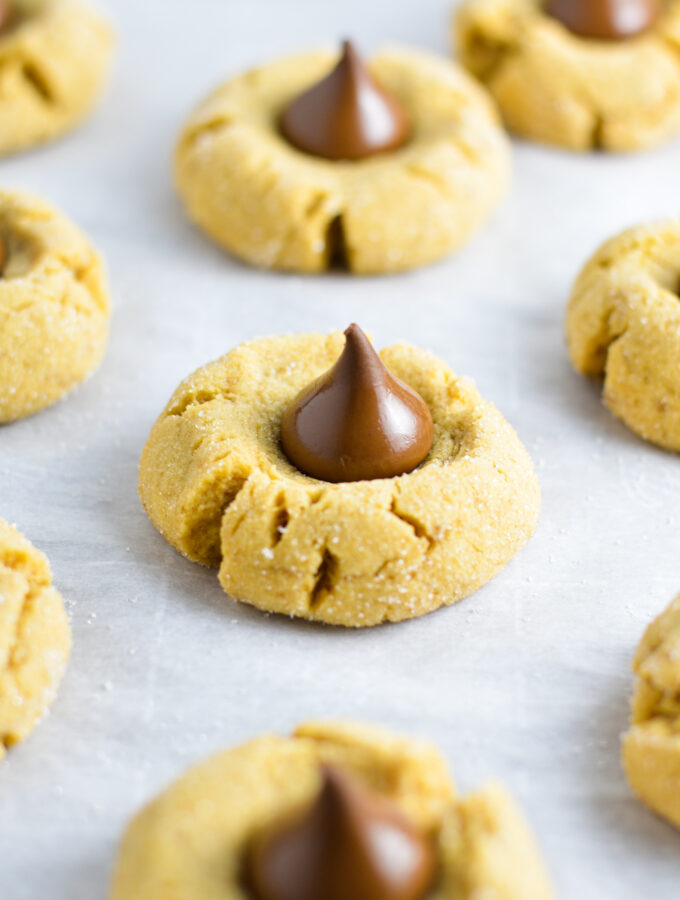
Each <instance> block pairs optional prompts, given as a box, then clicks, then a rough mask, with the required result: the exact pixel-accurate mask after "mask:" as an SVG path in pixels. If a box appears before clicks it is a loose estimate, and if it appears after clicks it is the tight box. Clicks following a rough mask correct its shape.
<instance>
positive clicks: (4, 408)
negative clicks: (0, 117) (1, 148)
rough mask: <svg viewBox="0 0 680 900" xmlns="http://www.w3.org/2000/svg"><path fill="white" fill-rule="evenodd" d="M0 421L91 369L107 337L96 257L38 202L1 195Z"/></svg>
mask: <svg viewBox="0 0 680 900" xmlns="http://www.w3.org/2000/svg"><path fill="white" fill-rule="evenodd" d="M0 241H2V245H3V247H4V250H5V253H4V256H5V259H4V265H2V264H0V423H3V422H12V421H14V420H15V419H21V418H23V417H24V416H30V415H31V414H32V413H36V412H38V411H39V410H41V409H44V408H45V407H46V406H49V405H50V404H52V403H54V402H55V401H57V400H59V399H60V397H63V396H64V394H66V393H67V392H68V391H70V390H71V388H73V387H75V385H77V384H79V383H80V382H81V381H83V379H84V378H86V377H87V375H89V374H90V372H92V371H93V369H96V368H97V366H98V365H99V363H100V362H101V359H102V357H103V355H104V350H105V349H106V342H107V338H108V323H109V298H108V288H107V284H106V275H105V272H104V267H103V263H102V261H101V259H100V258H99V256H98V255H97V254H96V253H95V251H94V250H93V249H92V246H91V245H90V242H89V240H88V239H87V238H86V237H85V235H84V234H83V233H82V232H81V231H80V230H79V229H78V228H76V226H75V225H73V224H72V223H71V222H69V221H68V219H66V218H65V217H64V216H63V215H61V214H60V213H59V212H57V211H56V210H55V209H52V208H51V207H50V206H48V205H47V204H46V203H45V202H44V201H43V200H40V199H39V198H37V197H33V196H30V195H28V194H24V193H19V192H9V191H0Z"/></svg>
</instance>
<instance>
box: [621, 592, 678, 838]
mask: <svg viewBox="0 0 680 900" xmlns="http://www.w3.org/2000/svg"><path fill="white" fill-rule="evenodd" d="M633 669H634V670H635V673H636V674H637V676H638V677H637V683H636V685H635V694H634V697H633V720H632V724H631V728H630V730H629V731H628V733H627V734H626V735H625V737H624V739H623V765H624V768H625V770H626V775H627V776H628V781H629V782H630V786H631V787H632V788H633V790H634V791H635V793H636V794H637V795H638V796H639V797H640V799H641V800H642V801H643V802H644V803H646V804H647V806H649V807H650V808H651V809H653V810H654V812H656V813H658V814H659V815H660V816H663V817H664V818H666V819H668V820H669V821H670V822H672V823H673V824H674V825H675V826H677V827H678V828H680V596H679V597H677V598H676V599H675V600H674V601H673V602H672V603H671V605H670V606H669V607H668V609H667V610H666V611H665V612H663V613H662V614H661V615H660V616H659V617H658V618H657V619H655V621H654V622H652V624H651V625H650V626H649V628H648V629H647V631H646V632H645V634H644V637H643V638H642V641H641V642H640V646H639V647H638V650H637V653H636V655H635V661H634V663H633Z"/></svg>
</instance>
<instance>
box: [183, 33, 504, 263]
mask: <svg viewBox="0 0 680 900" xmlns="http://www.w3.org/2000/svg"><path fill="white" fill-rule="evenodd" d="M337 60H338V58H337V56H335V55H333V54H332V53H322V52H319V53H309V54H305V55H302V56H296V57H293V58H291V59H286V60H283V61H280V62H275V63H272V64H270V65H268V66H265V67H264V68H261V69H258V70H255V71H252V72H249V73H247V74H245V75H242V76H240V77H238V78H234V79H233V80H231V81H229V82H227V84H225V85H224V86H223V87H221V88H219V89H218V90H217V91H216V92H215V93H214V94H213V95H212V96H211V97H210V98H209V99H208V100H206V101H205V102H204V103H203V104H202V105H201V106H200V107H199V108H198V110H197V111H196V112H195V113H194V114H193V116H192V117H191V119H190V120H189V122H188V123H187V125H186V127H185V128H184V130H183V132H182V135H181V137H180V140H179V143H178V146H177V151H176V156H175V179H176V185H177V189H178V191H179V193H180V195H181V197H182V198H183V200H184V202H185V205H186V208H187V212H188V214H189V216H190V217H191V218H192V219H193V221H194V222H196V224H198V225H199V226H200V227H201V228H202V229H203V230H204V231H206V232H207V233H208V234H209V235H210V236H211V237H212V238H213V239H214V240H216V241H217V242H218V243H220V244H222V245H223V246H224V247H226V248H227V249H228V250H229V251H231V252H232V253H233V254H235V255H236V256H239V257H241V258H242V259H244V260H246V261H248V262H249V263H251V264H253V265H256V266H261V267H264V268H275V269H288V270H294V271H299V272H317V271H320V270H323V269H326V268H328V267H329V266H330V265H331V263H332V262H333V261H334V260H336V259H337V257H338V256H341V257H342V260H343V262H344V264H345V265H346V266H347V268H348V269H349V270H350V271H352V272H355V273H383V272H394V271H398V270H402V269H410V268H413V267H415V266H420V265H423V264H425V263H429V262H431V261H433V260H436V259H439V258H440V257H442V256H444V255H445V254H447V253H449V252H450V251H451V250H453V249H454V248H456V247H458V246H459V245H460V244H462V243H463V242H464V241H465V240H467V238H468V237H470V235H471V234H472V233H473V232H474V231H476V230H477V228H479V226H480V225H481V223H482V222H483V221H484V220H485V219H486V218H487V216H488V215H489V213H490V211H491V209H492V208H493V207H494V206H495V205H496V204H497V203H498V201H499V199H500V197H501V195H502V193H503V192H504V190H505V187H506V184H507V181H508V169H509V153H508V144H507V140H506V138H505V135H504V134H503V132H502V130H501V128H500V126H499V122H498V118H497V114H496V111H495V109H494V108H493V105H492V103H491V102H490V100H489V98H488V97H487V95H486V93H485V92H484V90H483V89H482V88H480V87H479V86H478V85H476V84H475V83H474V82H473V80H472V79H470V78H469V77H468V76H467V75H466V74H465V73H464V72H462V70H460V69H459V68H457V67H456V66H454V65H453V64H452V63H450V62H447V61H446V60H443V59H439V58H438V57H435V56H433V55H431V54H427V53H423V52H419V51H415V50H405V49H398V50H397V49H393V50H386V51H384V52H382V53H380V54H379V55H378V56H376V57H375V58H374V59H373V60H372V61H371V63H370V70H371V72H372V73H373V75H374V76H375V78H376V79H377V81H379V82H380V84H381V85H382V86H384V88H385V89H387V90H389V91H390V92H391V94H392V95H393V96H394V97H395V98H396V99H397V100H398V101H399V102H400V104H401V106H402V107H403V108H404V110H405V112H406V114H407V116H408V120H409V122H410V126H411V137H410V140H409V141H408V142H407V143H406V144H405V145H403V146H401V147H400V148H399V149H392V150H389V151H387V152H383V153H380V154H378V155H375V156H371V157H370V158H366V159H361V160H358V161H357V160H353V161H348V160H337V159H336V160H333V159H324V158H321V157H319V156H313V155H311V154H308V153H304V152H302V151H300V150H299V149H297V148H296V147H295V146H293V145H292V144H291V143H290V142H289V141H288V140H287V139H286V138H284V137H283V136H282V134H281V132H280V130H279V118H280V116H281V113H282V112H283V111H284V110H285V109H286V107H287V106H288V105H289V104H290V103H291V101H292V100H293V99H294V98H296V97H297V96H298V95H300V94H301V93H303V92H304V91H306V90H307V89H308V88H309V87H310V86H311V85H314V84H315V83H316V82H318V81H319V80H320V79H323V78H324V77H325V76H326V75H327V74H328V73H329V71H330V70H331V69H332V68H333V66H334V64H336V63H337ZM378 131H380V127H378Z"/></svg>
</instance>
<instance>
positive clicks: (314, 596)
mask: <svg viewBox="0 0 680 900" xmlns="http://www.w3.org/2000/svg"><path fill="white" fill-rule="evenodd" d="M339 568H340V564H339V562H338V559H337V557H336V556H334V555H333V554H332V553H331V551H330V550H329V549H328V547H324V549H323V551H322V554H321V562H320V563H319V567H318V569H317V570H316V572H315V574H314V585H313V587H312V589H311V591H310V592H309V609H310V611H314V610H316V609H318V608H319V607H320V606H321V604H322V603H323V602H324V600H325V599H326V597H327V596H328V595H329V594H331V593H332V592H333V589H334V587H335V584H336V583H337V580H338V570H339Z"/></svg>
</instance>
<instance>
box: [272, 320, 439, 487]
mask: <svg viewBox="0 0 680 900" xmlns="http://www.w3.org/2000/svg"><path fill="white" fill-rule="evenodd" d="M433 436H434V428H433V425H432V416H431V414H430V410H429V408H428V406H427V404H426V403H425V401H424V400H423V399H422V397H420V395H419V394H417V393H416V392H415V391H414V390H413V389H412V388H410V387H409V386H408V385H407V384H405V383H404V382H403V381H400V380H399V379H398V378H396V377H395V376H394V375H392V374H391V373H390V371H389V370H388V369H387V367H386V366H385V364H384V363H383V361H382V360H381V359H380V357H379V356H378V354H377V353H376V351H375V349H374V348H373V345H372V344H371V342H370V341H369V339H368V338H367V337H366V335H365V334H364V332H363V331H362V330H361V328H359V326H358V325H356V324H352V325H350V326H349V328H348V329H347V330H346V331H345V347H344V349H343V351H342V353H341V354H340V357H339V359H338V360H337V362H336V363H335V365H334V366H333V367H332V368H331V369H330V370H329V371H328V372H326V373H325V374H323V375H321V377H320V378H317V379H316V381H314V382H312V384H310V385H308V386H307V387H306V388H304V389H303V390H302V391H301V392H300V393H299V394H298V395H297V397H295V399H294V400H293V401H292V403H290V404H289V405H288V407H287V408H286V409H285V411H284V413H283V418H282V420H281V444H282V447H283V451H284V453H285V454H286V456H287V457H288V459H289V460H290V462H291V463H292V464H293V465H294V466H295V467H296V468H298V469H299V470H300V471H301V472H304V473H305V474H306V475H310V476H311V477H312V478H318V479H319V480H320V481H330V482H341V481H367V480H370V479H373V478H393V477H395V476H397V475H405V474H406V473H407V472H411V471H412V470H413V469H415V468H416V466H418V465H420V463H421V462H422V461H423V460H424V459H425V457H426V456H427V455H428V453H429V452H430V449H431V447H432V440H433Z"/></svg>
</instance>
